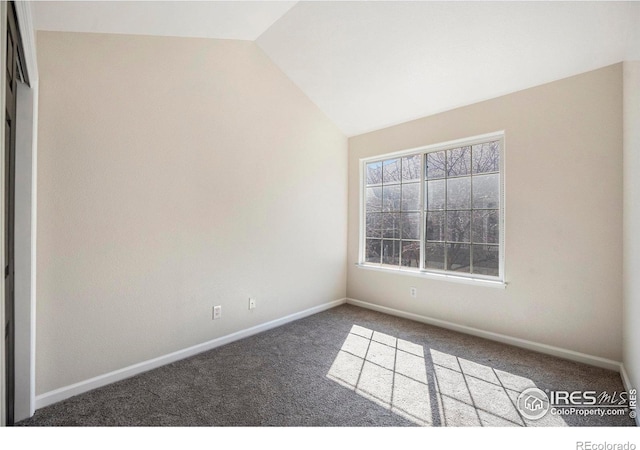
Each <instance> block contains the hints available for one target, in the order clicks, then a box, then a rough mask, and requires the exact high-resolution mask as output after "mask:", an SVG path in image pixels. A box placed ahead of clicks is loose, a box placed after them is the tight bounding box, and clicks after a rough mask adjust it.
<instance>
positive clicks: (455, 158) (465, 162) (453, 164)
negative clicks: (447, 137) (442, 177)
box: [447, 147, 471, 177]
mask: <svg viewBox="0 0 640 450" xmlns="http://www.w3.org/2000/svg"><path fill="white" fill-rule="evenodd" d="M470 173H471V147H462V148H454V149H453V150H447V176H448V177H457V176H460V175H469V174H470Z"/></svg>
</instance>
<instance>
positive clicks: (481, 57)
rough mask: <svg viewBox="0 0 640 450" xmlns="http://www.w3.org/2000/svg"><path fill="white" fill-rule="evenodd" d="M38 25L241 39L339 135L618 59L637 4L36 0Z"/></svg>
mask: <svg viewBox="0 0 640 450" xmlns="http://www.w3.org/2000/svg"><path fill="white" fill-rule="evenodd" d="M32 9H33V12H34V17H35V25H36V29H39V30H54V31H84V32H100V33H125V34H148V35H164V36H188V37H207V38H218V39H244V40H252V41H255V42H256V43H257V44H258V45H259V46H260V47H261V48H262V50H263V51H264V52H265V53H266V54H267V55H268V56H269V57H270V58H271V59H272V60H273V61H274V62H275V64H277V65H278V66H279V67H280V68H281V70H282V71H283V72H284V73H285V74H286V75H287V76H288V77H289V78H290V79H291V80H292V81H293V82H294V83H296V84H297V85H298V86H299V87H300V89H302V91H304V92H305V94H306V95H307V96H308V97H309V98H310V99H311V100H312V101H313V102H315V103H316V104H317V105H318V107H319V108H320V109H322V110H323V111H324V112H325V114H326V115H327V116H328V117H329V118H330V119H332V120H333V121H334V122H335V123H336V125H337V126H338V127H339V128H340V129H341V130H342V131H343V132H344V133H345V134H346V135H348V136H353V135H357V134H361V133H364V132H367V131H372V130H376V129H379V128H382V127H385V126H389V125H393V124H396V123H401V122H405V121H408V120H412V119H416V118H419V117H423V116H427V115H430V114H435V113H438V112H441V111H446V110H449V109H452V108H456V107H459V106H463V105H468V104H471V103H475V102H478V101H482V100H486V99H489V98H493V97H496V96H500V95H503V94H507V93H510V92H515V91H518V90H522V89H526V88H528V87H532V86H536V85H539V84H543V83H546V82H550V81H554V80H557V79H561V78H565V77H568V76H572V75H575V74H578V73H582V72H586V71H589V70H593V69H596V68H599V67H603V66H606V65H609V64H613V63H617V62H620V61H624V60H640V2H609V1H603V2H542V1H536V2H429V1H425V2H419V1H418V2H415V1H414V2H404V1H393V2H371V1H370V2H364V1H363V2H336V1H318V2H297V3H296V2H267V1H256V2H155V1H144V2H34V3H33V4H32Z"/></svg>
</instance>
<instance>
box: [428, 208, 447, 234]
mask: <svg viewBox="0 0 640 450" xmlns="http://www.w3.org/2000/svg"><path fill="white" fill-rule="evenodd" d="M444 215H445V212H444V211H438V212H428V213H427V241H444Z"/></svg>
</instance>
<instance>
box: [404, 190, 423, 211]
mask: <svg viewBox="0 0 640 450" xmlns="http://www.w3.org/2000/svg"><path fill="white" fill-rule="evenodd" d="M419 209H420V183H409V184H403V185H402V210H403V211H418V210H419Z"/></svg>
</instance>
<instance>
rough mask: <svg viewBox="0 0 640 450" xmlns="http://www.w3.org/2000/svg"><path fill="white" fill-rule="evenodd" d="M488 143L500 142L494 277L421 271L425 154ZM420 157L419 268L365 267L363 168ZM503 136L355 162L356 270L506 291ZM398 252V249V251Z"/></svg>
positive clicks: (486, 135)
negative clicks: (357, 170) (497, 248)
mask: <svg viewBox="0 0 640 450" xmlns="http://www.w3.org/2000/svg"><path fill="white" fill-rule="evenodd" d="M490 141H499V142H500V161H499V170H500V192H499V199H500V205H499V208H498V209H499V240H498V247H499V250H498V251H499V255H498V258H499V260H498V264H499V267H498V270H499V274H498V276H490V275H481V274H472V273H463V272H454V271H446V270H436V269H426V268H424V246H425V242H426V236H425V228H426V225H425V215H424V214H425V213H424V199H423V197H424V185H425V176H424V160H425V156H424V155H426V154H427V153H431V152H438V151H442V150H450V149H454V148H458V147H464V146H471V145H475V144H481V143H486V142H490ZM411 155H421V157H420V158H421V164H420V171H421V176H420V265H419V268H415V267H403V266H395V265H384V264H377V263H367V262H366V258H365V244H366V242H365V239H366V236H365V228H366V216H365V214H366V198H365V196H366V193H365V192H366V184H367V182H366V166H367V164H368V163H371V162H377V161H384V160H388V159H393V158H400V157H403V156H411ZM504 155H505V133H504V131H496V132H492V133H487V134H482V135H478V136H473V137H468V138H463V139H456V140H453V141H447V142H441V143H437V144H433V145H427V146H424V147H417V148H412V149H407V150H401V151H398V152H392V153H386V154H383V155H376V156H372V157H369V158H361V159H360V161H359V177H360V179H359V186H360V188H359V190H360V193H359V203H360V204H359V224H358V232H359V240H358V242H359V244H358V245H359V249H358V263H357V264H356V265H357V267H360V268H363V269H369V270H375V271H381V272H387V273H397V274H401V275H409V276H417V277H424V278H431V279H439V280H446V281H451V282H458V283H464V284H474V285H483V286H492V287H500V288H504V287H506V285H507V283H506V280H505V258H504V253H505V156H504ZM401 251H402V248H401Z"/></svg>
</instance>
